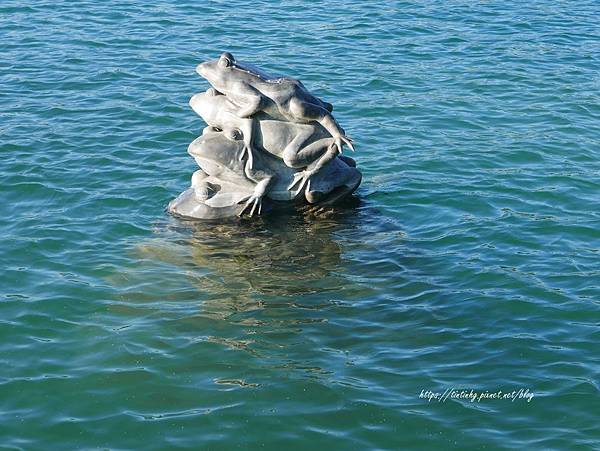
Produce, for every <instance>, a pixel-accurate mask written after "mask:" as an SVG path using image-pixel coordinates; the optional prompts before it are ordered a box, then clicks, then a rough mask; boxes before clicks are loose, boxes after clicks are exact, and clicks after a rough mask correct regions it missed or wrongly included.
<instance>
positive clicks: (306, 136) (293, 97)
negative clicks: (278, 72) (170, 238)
mask: <svg viewBox="0 0 600 451" xmlns="http://www.w3.org/2000/svg"><path fill="white" fill-rule="evenodd" d="M196 71H197V72H198V73H199V74H200V75H201V76H202V77H204V78H206V79H207V80H208V81H209V82H210V84H211V85H212V88H210V89H208V90H207V91H206V92H203V93H200V94H196V95H195V96H193V97H192V98H191V100H190V106H191V107H192V109H193V110H194V111H195V112H196V113H197V114H198V115H199V116H200V117H202V119H203V120H204V122H206V124H207V125H208V126H207V127H206V128H204V130H203V131H202V135H201V136H200V137H199V138H197V139H196V140H194V141H193V142H192V143H191V144H190V146H189V148H188V152H189V153H190V155H192V156H193V157H194V159H195V160H196V162H197V163H198V165H199V166H200V168H201V169H199V170H198V171H196V172H195V173H194V174H193V176H192V184H191V187H190V188H189V189H188V190H186V191H185V192H183V193H182V194H180V195H179V197H177V199H175V200H173V201H171V203H170V204H169V211H170V212H171V213H172V214H174V215H177V216H182V217H188V218H196V219H218V218H225V217H231V216H243V215H248V216H254V215H260V214H262V213H264V212H266V211H268V210H270V209H272V208H276V207H278V206H283V205H286V204H290V203H309V204H318V205H331V204H333V203H335V202H337V201H339V200H340V199H342V198H344V197H346V196H348V195H350V194H351V193H352V192H353V191H354V190H355V189H356V188H357V187H358V185H359V184H360V181H361V177H362V176H361V173H360V172H359V171H358V170H357V169H356V164H355V163H354V160H353V159H351V158H349V157H346V156H344V155H342V147H343V146H348V147H349V148H350V149H352V150H354V147H353V145H352V140H351V139H350V138H348V137H347V136H346V135H345V133H344V130H343V129H342V128H341V127H340V125H339V124H338V123H337V121H336V120H335V118H334V117H333V115H332V114H331V112H332V110H333V107H332V105H331V104H329V103H327V102H324V101H322V100H321V99H319V98H317V97H315V96H314V95H312V94H311V93H310V92H309V91H308V90H307V89H306V88H305V87H304V85H303V84H302V83H301V82H300V81H298V80H295V79H292V78H287V77H273V76H269V75H267V74H265V73H264V72H262V71H261V70H259V69H257V68H255V67H253V66H251V65H249V64H244V63H241V62H239V61H236V60H235V58H234V57H233V55H231V54H230V53H223V54H222V55H221V57H220V58H219V59H217V60H214V61H208V62H206V63H202V64H200V65H199V66H198V67H197V68H196Z"/></svg>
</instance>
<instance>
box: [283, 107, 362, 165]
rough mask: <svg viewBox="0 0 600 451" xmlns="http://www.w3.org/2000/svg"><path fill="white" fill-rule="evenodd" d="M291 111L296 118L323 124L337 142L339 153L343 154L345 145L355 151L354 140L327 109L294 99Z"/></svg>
mask: <svg viewBox="0 0 600 451" xmlns="http://www.w3.org/2000/svg"><path fill="white" fill-rule="evenodd" d="M289 111H290V114H291V115H292V116H294V117H295V118H298V119H301V120H310V121H317V122H318V123H319V124H321V125H322V126H323V128H325V130H327V131H328V132H329V134H330V135H331V136H332V137H333V139H334V140H335V146H336V147H337V148H338V151H339V153H342V146H343V145H344V144H346V145H347V146H348V147H350V149H352V150H354V146H353V145H352V140H351V139H350V138H348V137H347V136H346V135H345V133H344V130H343V129H342V127H340V124H338V123H337V121H336V120H335V118H334V117H333V116H332V115H331V113H330V112H329V111H328V110H327V109H326V108H323V107H322V106H319V105H315V104H314V103H308V102H303V101H301V100H299V99H292V100H291V101H290V103H289Z"/></svg>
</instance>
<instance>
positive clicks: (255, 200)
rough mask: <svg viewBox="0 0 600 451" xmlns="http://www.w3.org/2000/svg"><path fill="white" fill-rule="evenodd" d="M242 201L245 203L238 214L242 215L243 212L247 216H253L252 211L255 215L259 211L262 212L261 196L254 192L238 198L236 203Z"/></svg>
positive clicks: (258, 213)
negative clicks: (240, 198)
mask: <svg viewBox="0 0 600 451" xmlns="http://www.w3.org/2000/svg"><path fill="white" fill-rule="evenodd" d="M244 201H245V202H246V204H245V205H244V208H242V210H241V211H240V212H239V213H238V216H243V215H244V213H248V216H250V217H252V216H254V213H256V215H257V216H260V213H261V212H262V196H257V195H256V194H253V195H251V196H246V197H244V198H243V199H242V200H240V201H239V202H238V204H241V203H242V202H244Z"/></svg>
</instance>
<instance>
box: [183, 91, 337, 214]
mask: <svg viewBox="0 0 600 451" xmlns="http://www.w3.org/2000/svg"><path fill="white" fill-rule="evenodd" d="M190 106H191V107H192V109H193V110H194V111H195V112H196V113H197V114H198V115H199V116H200V117H202V119H204V121H205V122H206V123H207V124H208V125H209V127H207V129H205V132H207V131H210V130H215V129H216V130H219V131H221V130H222V131H223V132H224V133H225V134H226V136H228V137H230V139H241V140H243V139H244V134H245V133H247V132H248V129H249V127H251V124H249V123H248V122H252V121H253V119H251V118H247V119H245V118H240V117H239V116H237V114H236V111H237V106H236V105H235V104H233V103H232V101H231V99H229V98H228V97H227V96H225V95H222V94H220V93H219V92H217V91H216V90H214V89H213V88H210V89H209V90H208V91H206V92H204V93H200V94H196V95H195V96H193V97H192V98H191V99H190ZM256 119H257V120H256V122H257V124H256V125H255V126H254V127H255V128H256V129H257V130H256V131H257V132H258V133H256V135H255V136H256V138H255V141H256V145H257V146H258V147H259V149H261V150H264V151H266V152H268V153H270V154H272V155H274V156H276V157H279V158H281V159H282V160H283V162H284V163H285V165H286V166H288V167H290V168H305V169H304V170H302V171H298V172H296V173H295V174H294V176H293V180H292V181H291V183H290V184H289V185H288V187H287V188H288V189H291V188H293V187H296V192H300V191H302V190H303V189H304V188H305V187H306V188H307V189H309V190H310V178H311V177H312V176H313V175H315V174H317V173H318V172H319V171H321V169H322V168H323V167H324V166H325V165H327V163H329V162H330V161H332V160H333V159H334V158H335V157H336V156H337V149H335V148H334V147H333V146H332V143H333V142H334V139H333V138H332V137H331V136H330V135H329V134H328V133H327V131H326V130H325V129H324V128H323V127H321V126H320V125H319V124H316V123H315V124H297V123H293V122H287V121H282V120H278V119H273V118H271V117H270V116H268V115H266V114H265V113H259V115H258V116H257V117H256ZM246 155H247V158H248V164H247V165H246V173H247V176H248V178H250V179H251V180H253V181H255V182H256V183H263V184H265V186H267V187H268V186H269V185H270V184H271V182H272V180H271V179H272V178H273V177H276V175H275V174H267V173H266V172H265V171H264V170H262V171H260V172H259V173H257V171H256V169H255V168H254V164H253V160H254V157H253V154H252V152H250V153H247V154H246ZM265 179H269V180H268V181H265ZM265 192H266V189H265ZM248 202H253V203H260V199H255V198H251V199H249V200H248Z"/></svg>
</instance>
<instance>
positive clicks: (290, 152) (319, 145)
mask: <svg viewBox="0 0 600 451" xmlns="http://www.w3.org/2000/svg"><path fill="white" fill-rule="evenodd" d="M299 137H300V138H302V139H301V141H300V142H301V143H303V142H304V141H305V139H304V137H302V136H297V137H296V138H294V140H293V141H292V142H291V143H290V144H288V145H287V146H286V148H285V149H284V150H283V155H282V158H283V161H284V163H285V164H286V166H288V167H290V168H303V167H306V166H308V165H309V164H311V163H313V162H314V161H315V160H317V158H319V157H320V156H321V155H323V153H324V152H325V150H326V149H327V147H328V146H330V145H331V144H332V143H333V138H322V139H319V140H317V141H315V142H313V143H310V144H308V145H307V146H305V147H304V148H303V149H302V150H298V146H296V145H294V144H295V141H296V140H297V139H298V138H299Z"/></svg>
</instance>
